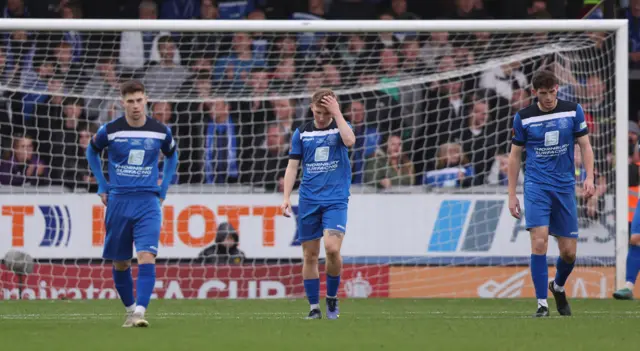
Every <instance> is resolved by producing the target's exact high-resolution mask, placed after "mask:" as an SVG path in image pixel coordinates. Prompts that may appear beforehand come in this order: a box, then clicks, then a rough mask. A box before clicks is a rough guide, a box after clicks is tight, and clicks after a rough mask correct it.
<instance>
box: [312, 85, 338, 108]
mask: <svg viewBox="0 0 640 351" xmlns="http://www.w3.org/2000/svg"><path fill="white" fill-rule="evenodd" d="M325 96H331V97H332V98H334V99H336V100H337V97H336V93H334V92H333V90H331V89H318V90H316V92H315V93H313V95H312V96H311V104H312V105H315V104H318V103H320V101H322V99H324V97H325Z"/></svg>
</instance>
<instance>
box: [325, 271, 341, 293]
mask: <svg viewBox="0 0 640 351" xmlns="http://www.w3.org/2000/svg"><path fill="white" fill-rule="evenodd" d="M339 286H340V275H337V276H335V277H334V276H331V275H329V274H327V296H328V297H337V296H338V287H339Z"/></svg>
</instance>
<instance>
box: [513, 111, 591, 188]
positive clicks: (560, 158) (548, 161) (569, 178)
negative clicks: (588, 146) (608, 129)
mask: <svg viewBox="0 0 640 351" xmlns="http://www.w3.org/2000/svg"><path fill="white" fill-rule="evenodd" d="M587 133H588V130H587V123H586V122H585V119H584V111H583V110H582V106H580V105H579V104H577V103H574V102H570V101H565V100H560V99H559V100H558V104H557V106H556V108H555V109H554V110H553V111H549V112H543V111H542V110H540V108H539V107H538V104H537V103H534V104H532V105H531V106H529V107H527V108H524V109H522V110H520V111H519V112H518V113H516V115H515V117H514V120H513V139H512V142H513V143H514V144H515V145H519V146H524V148H525V152H526V161H525V168H524V169H525V173H524V176H525V184H530V183H533V184H536V185H538V186H540V187H541V188H544V189H548V190H556V191H562V192H569V191H571V192H573V191H574V187H575V181H576V179H575V165H574V149H575V142H576V139H577V138H579V137H581V136H583V135H587Z"/></svg>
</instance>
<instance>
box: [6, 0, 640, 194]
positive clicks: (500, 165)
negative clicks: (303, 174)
mask: <svg viewBox="0 0 640 351" xmlns="http://www.w3.org/2000/svg"><path fill="white" fill-rule="evenodd" d="M630 1H631V3H630V5H629V6H630V10H629V11H630V12H629V13H630V15H629V16H630V17H629V18H630V21H638V20H639V19H638V18H636V15H635V14H636V12H637V11H638V10H639V9H640V1H637V0H630ZM6 2H7V3H6V6H5V7H4V10H3V16H4V17H5V18H23V17H63V18H74V19H80V18H140V19H147V20H153V19H193V20H198V19H242V18H245V19H248V20H254V19H258V20H259V19H284V18H293V19H307V20H323V19H347V18H348V19H381V20H394V19H444V18H450V19H491V18H510V19H513V18H527V19H549V18H557V19H562V18H578V17H580V16H582V15H584V13H585V8H584V6H583V5H584V4H583V1H572V0H568V1H565V2H563V1H540V0H504V1H503V0H484V1H483V0H455V1H453V0H452V1H422V0H417V1H412V0H295V1H294V0H245V1H238V0H234V1H227V0H217V1H216V0H164V1H162V0H158V1H151V0H142V1H116V0H113V1H92V2H86V3H85V2H84V1H72V0H38V1H28V0H7V1H6ZM560 3H562V6H559V5H558V4H560ZM621 11H623V10H621ZM639 13H640V12H639ZM596 16H597V14H596ZM636 34H637V33H636V32H634V31H632V32H631V33H630V40H633V38H634V35H636ZM554 35H558V36H561V35H563V34H554ZM554 38H555V37H552V36H551V34H547V33H537V34H534V33H529V34H527V33H513V34H505V33H485V32H476V33H447V32H434V33H339V34H338V33H333V34H332V33H306V34H304V33H279V34H274V33H267V32H265V33H202V32H200V33H174V32H117V31H114V32H101V33H97V32H88V33H80V32H73V31H68V32H60V33H48V32H38V33H31V32H25V31H13V32H10V33H5V34H4V36H3V39H2V42H1V43H2V44H0V87H2V88H3V91H2V97H3V99H2V100H1V101H0V152H1V153H2V161H1V163H0V184H5V185H7V184H10V185H24V184H32V185H42V184H61V185H64V186H66V187H69V188H72V189H80V188H82V189H87V188H89V189H90V190H91V189H93V188H95V180H94V179H93V177H92V176H91V174H90V172H89V170H88V165H87V163H86V161H85V159H84V156H83V155H84V150H85V149H86V148H87V145H88V142H89V140H90V137H91V135H92V134H93V133H95V131H96V129H97V127H98V126H99V125H101V124H103V123H106V122H108V121H110V120H112V119H114V118H116V117H118V116H120V115H121V114H122V108H121V106H120V104H119V101H118V87H119V84H120V83H121V82H123V81H124V80H127V79H132V78H135V79H139V80H141V81H142V82H143V83H144V84H145V86H146V88H147V90H148V94H149V96H150V98H151V100H152V102H151V103H150V104H149V106H148V111H149V115H150V116H151V117H153V118H155V119H157V120H159V121H161V122H163V123H165V124H167V125H169V126H170V127H171V130H172V132H173V134H174V136H175V139H176V141H177V145H178V149H179V150H180V154H179V155H180V156H179V166H178V167H179V169H178V172H177V175H176V177H175V179H173V182H174V183H178V184H202V183H214V184H250V185H254V186H258V187H262V188H265V189H267V190H269V191H281V189H282V186H283V182H282V178H283V176H284V171H285V168H286V164H287V158H288V157H287V155H288V150H289V144H290V142H289V138H290V136H291V134H292V132H293V131H294V130H295V129H296V128H297V127H298V126H300V125H301V124H303V123H305V122H307V121H310V120H311V119H312V116H311V112H310V109H309V98H308V97H307V96H310V92H313V91H314V90H315V89H317V88H320V87H328V88H334V89H336V90H338V91H341V90H344V89H346V91H348V92H349V93H348V94H346V93H345V94H340V96H339V98H340V102H341V105H342V108H343V111H344V114H345V116H346V118H347V119H348V120H349V121H350V122H351V123H352V125H353V126H354V129H355V132H356V136H357V141H356V145H355V146H354V147H353V149H352V151H351V158H352V167H353V179H352V182H353V183H354V184H366V185H370V186H372V187H377V188H380V189H388V188H393V187H398V186H409V185H427V186H429V187H472V186H479V185H484V184H492V185H505V184H506V176H505V168H506V153H507V152H508V143H509V139H510V119H511V117H512V116H513V114H514V113H515V112H516V111H517V110H519V109H521V108H523V107H526V106H527V105H529V104H530V103H532V96H531V95H530V78H531V76H532V73H533V72H534V71H535V70H538V69H549V70H553V71H554V72H556V73H557V74H558V76H559V77H560V78H561V81H562V87H561V89H560V95H561V97H568V98H571V99H575V100H577V101H578V102H580V103H581V104H582V105H583V106H584V108H585V112H586V114H587V122H588V124H589V128H590V131H591V132H592V137H593V144H594V145H595V149H596V157H597V162H598V169H600V170H606V169H611V167H613V164H612V162H613V156H612V155H613V148H612V147H613V129H612V128H613V125H614V124H613V118H614V105H615V104H614V99H613V95H612V91H613V88H612V87H613V76H614V75H613V67H614V64H613V56H612V55H613V52H614V50H613V45H614V42H613V37H612V35H611V33H584V35H577V34H570V35H568V38H569V39H566V43H567V45H572V44H576V45H578V46H577V49H576V50H573V51H570V52H563V53H561V54H540V55H531V57H528V58H526V59H522V60H518V61H514V60H512V61H504V60H503V62H502V64H496V65H494V66H491V65H485V66H486V67H485V69H473V68H474V67H481V66H482V64H486V63H490V62H493V61H492V60H494V59H499V58H503V57H505V56H508V55H513V54H517V53H520V52H524V51H526V50H530V49H531V48H535V47H536V45H545V44H547V43H549V42H552V39H554ZM563 40H564V39H563ZM451 72H459V73H456V74H453V75H450V76H448V77H446V78H442V79H424V77H439V76H440V75H442V76H443V77H444V76H446V74H447V73H451ZM411 79H413V80H417V82H416V83H411V84H408V83H406V82H405V81H407V80H411ZM385 83H391V84H390V85H386V86H385V88H384V89H378V88H376V85H378V84H385ZM393 83H398V84H395V85H394V84H393ZM287 95H290V96H287ZM578 162H579V160H577V161H576V169H577V170H578V169H579V168H580V167H581V164H579V163H578ZM601 173H602V174H605V173H604V172H601ZM608 173H611V172H608ZM577 174H578V172H577ZM602 181H603V184H605V185H606V183H608V182H610V181H611V180H610V179H603V180H602Z"/></svg>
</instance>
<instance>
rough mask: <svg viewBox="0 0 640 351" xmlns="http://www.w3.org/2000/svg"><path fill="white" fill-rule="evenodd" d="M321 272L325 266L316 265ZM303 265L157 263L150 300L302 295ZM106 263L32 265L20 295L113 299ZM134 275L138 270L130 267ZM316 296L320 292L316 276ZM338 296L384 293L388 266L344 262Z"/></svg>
mask: <svg viewBox="0 0 640 351" xmlns="http://www.w3.org/2000/svg"><path fill="white" fill-rule="evenodd" d="M320 271H321V272H323V271H324V267H320ZM301 272H302V265H294V264H286V265H259V266H249V265H245V266H214V265H186V264H172V265H158V267H157V269H156V285H155V289H154V295H153V297H152V298H159V299H186V298H191V299H194V298H195V299H205V298H229V299H236V298H239V299H242V298H290V297H304V287H303V284H302V275H301ZM111 274H112V273H111V266H110V265H107V264H105V265H48V264H40V265H36V266H35V267H34V271H33V273H31V274H30V275H28V276H27V277H25V278H24V279H23V285H22V298H23V299H115V298H117V297H118V296H117V294H116V291H115V288H114V286H113V281H112V279H111ZM133 275H134V277H135V276H136V275H137V269H136V268H135V267H134V270H133ZM321 279H322V284H321V294H324V293H325V291H326V290H325V284H324V280H325V279H324V274H321ZM339 296H341V297H387V296H389V267H388V266H377V265H345V266H344V267H343V272H342V284H341V287H340V292H339ZM18 297H19V279H18V277H17V276H16V275H14V274H13V273H12V272H10V271H8V270H7V269H6V267H4V266H2V265H0V299H4V300H9V299H17V298H18Z"/></svg>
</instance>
